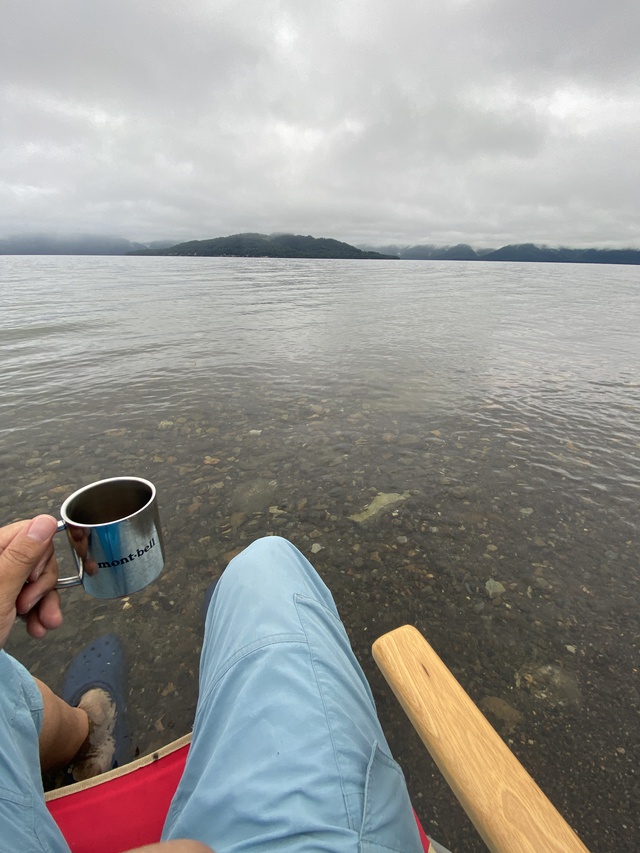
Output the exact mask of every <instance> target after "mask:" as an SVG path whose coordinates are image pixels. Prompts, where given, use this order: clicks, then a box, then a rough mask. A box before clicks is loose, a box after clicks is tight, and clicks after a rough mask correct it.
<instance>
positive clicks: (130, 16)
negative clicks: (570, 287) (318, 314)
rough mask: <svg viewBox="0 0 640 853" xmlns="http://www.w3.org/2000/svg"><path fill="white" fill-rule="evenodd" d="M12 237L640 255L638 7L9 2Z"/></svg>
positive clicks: (5, 197) (1, 199) (1, 105)
mask: <svg viewBox="0 0 640 853" xmlns="http://www.w3.org/2000/svg"><path fill="white" fill-rule="evenodd" d="M0 18H1V19H0V24H1V25H0V32H1V35H0V72H1V73H0V81H2V82H1V83H0V110H1V115H2V128H1V133H0V150H1V156H0V236H1V235H3V234H5V235H6V234H10V233H16V232H21V231H28V232H34V231H57V232H88V233H111V234H118V235H120V236H123V237H128V238H130V239H137V240H153V239H163V238H168V239H176V240H178V239H191V238H196V239H197V238H207V237H215V236H219V235H223V234H230V233H234V232H237V231H261V232H273V231H296V232H301V233H311V234H314V235H316V236H331V237H336V238H338V239H344V240H348V241H350V242H368V243H372V244H380V243H391V242H400V243H416V242H428V243H436V244H447V243H458V242H469V243H472V244H474V245H485V246H488V245H491V246H494V245H495V246H497V245H501V244H504V243H509V242H519V241H525V240H527V241H533V242H540V243H549V244H552V245H558V244H566V245H574V246H582V245H589V244H591V245H611V246H636V247H640V225H639V223H640V219H639V213H640V166H639V165H638V157H637V148H638V143H639V141H640V132H639V131H640V59H639V56H640V54H639V52H638V49H637V43H638V35H639V33H640V4H638V3H637V0H616V2H615V3H612V4H608V3H602V2H601V0H567V2H564V3H558V2H557V0H554V2H551V0H538V2H537V3H535V4H533V3H531V2H529V0H527V2H525V0H439V2H437V3H436V2H427V1H426V0H394V2H393V3H390V2H388V0H322V2H321V3H319V2H312V0H189V3H184V4H178V3H176V2H169V0H129V2H127V3H113V2H112V0H92V2H91V3H87V2H86V0H56V2H55V3H49V2H44V0H39V2H35V3H24V2H23V0H4V2H3V4H2V12H1V13H0Z"/></svg>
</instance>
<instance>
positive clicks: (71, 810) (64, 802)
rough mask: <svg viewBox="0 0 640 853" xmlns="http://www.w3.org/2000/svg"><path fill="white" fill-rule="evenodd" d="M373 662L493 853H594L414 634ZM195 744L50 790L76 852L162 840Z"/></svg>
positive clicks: (377, 646) (381, 642)
mask: <svg viewBox="0 0 640 853" xmlns="http://www.w3.org/2000/svg"><path fill="white" fill-rule="evenodd" d="M373 656H374V658H375V660H376V663H377V664H378V666H379V667H380V669H381V671H382V673H383V675H384V676H385V678H386V679H387V681H388V682H389V684H390V686H391V688H392V690H393V691H394V693H395V694H396V696H397V697H398V699H399V701H400V703H401V704H402V706H403V708H404V710H405V711H406V713H407V715H408V716H409V719H410V720H411V722H412V723H413V725H414V726H415V728H416V730H417V732H418V734H419V735H420V737H421V738H422V740H423V742H424V744H425V746H426V747H427V749H428V750H429V752H430V753H431V755H432V756H433V758H434V760H435V762H436V764H437V765H438V767H439V768H440V770H441V772H442V773H443V775H444V777H445V779H446V780H447V782H448V783H449V785H450V786H451V788H452V790H453V792H454V793H455V795H456V796H457V798H458V799H459V801H460V803H461V804H462V806H463V808H464V809H465V811H466V812H467V814H468V815H469V817H470V818H471V820H472V822H473V823H474V825H475V827H476V829H477V830H478V832H479V833H480V835H481V836H482V838H483V839H484V841H485V843H486V844H487V846H488V847H489V849H490V850H492V851H497V853H521V851H522V853H534V851H535V853H541V851H557V853H579V851H581V853H588V851H587V848H586V847H585V846H584V845H583V844H582V842H581V841H580V839H579V838H578V836H577V835H576V834H575V833H574V832H573V830H572V829H571V828H570V827H569V825H568V824H567V823H566V822H565V821H564V819H563V818H562V817H561V816H560V814H559V813H558V812H557V811H556V809H555V808H554V807H553V805H552V804H551V803H550V802H549V800H548V799H547V798H546V797H545V795H544V794H543V793H542V791H541V790H540V788H538V786H537V785H536V783H535V782H534V781H533V779H532V778H531V777H530V776H529V774H528V773H527V772H526V770H525V769H524V768H523V767H522V765H521V764H520V763H519V762H518V760H517V759H516V758H515V756H514V755H513V754H512V753H511V752H510V750H509V749H508V747H507V746H506V745H505V743H504V742H503V741H502V739H501V738H500V737H499V736H498V734H497V733H496V732H495V730H494V729H493V728H492V727H491V726H490V725H489V723H488V722H487V720H486V719H485V718H484V717H483V715H482V714H481V713H480V711H479V710H478V709H477V708H476V706H475V705H474V704H473V702H472V701H471V699H470V698H469V697H468V696H467V694H466V693H465V692H464V690H463V689H462V687H461V686H460V685H459V684H458V682H457V681H456V680H455V678H454V677H453V675H452V674H451V673H450V672H449V670H448V669H447V668H446V666H445V665H444V663H443V662H442V661H441V660H440V658H439V657H438V656H437V655H436V653H435V652H434V650H433V649H432V648H431V646H430V645H429V644H428V643H427V642H426V640H425V639H424V638H423V637H422V635H421V634H420V633H419V632H418V631H417V630H416V629H415V628H413V627H411V626H410V625H405V626H404V627H402V628H397V629H396V630H395V631H391V632H390V633H389V634H385V635H384V636H382V637H380V638H379V639H378V640H376V642H375V643H374V645H373ZM190 740H191V737H190V735H186V736H185V737H183V738H180V739H179V740H176V741H174V742H173V743H170V744H168V745H167V746H165V747H163V749H161V750H158V751H157V752H154V753H153V754H151V755H148V756H145V757H143V758H139V759H137V760H136V761H132V762H131V763H130V764H126V765H124V766H123V767H118V768H116V769H115V770H111V771H110V772H108V773H105V774H103V775H102V776H98V777H96V778H94V779H90V780H88V781H86V782H78V783H76V784H74V785H69V786H67V787H65V788H60V789H58V790H55V791H50V792H48V793H47V795H46V801H47V806H48V808H49V811H50V812H51V814H52V815H53V818H54V819H55V821H56V822H57V824H58V826H59V827H60V829H61V831H62V834H63V835H64V836H65V838H66V840H67V843H68V844H69V847H70V848H71V851H72V853H121V851H123V850H129V849H130V848H132V847H137V846H141V845H143V844H151V843H153V842H154V841H159V840H160V834H161V832H162V827H163V825H164V821H165V817H166V814H167V811H168V809H169V804H170V803H171V799H172V797H173V794H174V792H175V790H176V787H177V785H178V782H179V781H180V778H181V776H182V771H183V768H184V763H185V760H186V757H187V752H188V750H189V743H190ZM123 803H124V804H126V807H124V808H123ZM96 806H99V807H96ZM416 821H417V824H418V829H419V832H420V836H421V840H422V844H423V848H424V851H425V853H426V851H428V850H429V849H430V845H431V844H432V847H431V850H432V853H434V851H437V850H443V848H441V847H440V846H439V845H437V844H436V843H435V842H430V840H429V839H428V838H427V836H426V835H425V833H424V831H423V829H422V826H421V825H420V822H419V820H418V818H417V817H416Z"/></svg>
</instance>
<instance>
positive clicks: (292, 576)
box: [163, 536, 422, 853]
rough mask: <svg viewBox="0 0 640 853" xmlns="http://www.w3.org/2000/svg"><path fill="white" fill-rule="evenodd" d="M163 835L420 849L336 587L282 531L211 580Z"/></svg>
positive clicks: (284, 846)
mask: <svg viewBox="0 0 640 853" xmlns="http://www.w3.org/2000/svg"><path fill="white" fill-rule="evenodd" d="M163 837H164V838H182V837H185V838H196V839H199V840H201V841H204V842H205V843H207V844H209V845H210V846H211V847H213V848H214V850H216V851H218V853H241V851H242V853H244V851H295V853H298V851H309V853H311V851H313V853H321V852H322V851H326V853H329V851H330V853H338V851H340V853H342V851H344V853H346V851H354V852H355V851H363V853H374V851H375V853H377V851H380V853H382V851H385V853H389V851H399V853H414V851H415V853H418V851H421V850H422V845H421V843H420V838H419V835H418V831H417V828H416V824H415V820H414V817H413V812H412V808H411V804H410V801H409V795H408V793H407V789H406V785H405V781H404V777H403V775H402V771H401V770H400V768H399V767H398V765H397V764H396V762H395V761H394V760H393V759H392V757H391V754H390V751H389V747H388V746H387V742H386V740H385V737H384V734H383V733H382V729H381V728H380V723H379V722H378V717H377V714H376V709H375V705H374V702H373V697H372V695H371V690H370V688H369V685H368V684H367V681H366V679H365V676H364V673H363V672H362V670H361V668H360V666H359V664H358V662H357V660H356V659H355V657H354V655H353V652H352V650H351V646H350V644H349V640H348V638H347V634H346V632H345V629H344V626H343V625H342V622H341V621H340V618H339V616H338V612H337V610H336V607H335V604H334V602H333V599H332V597H331V593H330V592H329V590H328V589H327V587H326V586H325V584H324V583H323V582H322V580H321V579H320V577H319V576H318V574H317V573H316V571H315V570H314V568H313V567H312V566H311V564H310V563H309V562H308V561H307V560H306V559H305V558H304V557H303V555H302V554H301V553H300V552H299V551H298V550H297V549H296V548H295V547H294V546H293V545H292V544H291V543H290V542H287V541H286V540H285V539H281V538H280V537H276V536H273V537H266V538H264V539H260V540H258V541H257V542H254V543H253V544H252V545H250V546H249V547H248V548H247V549H246V550H244V551H243V552H242V553H241V554H240V555H239V556H237V557H236V558H235V559H234V560H232V561H231V563H230V564H229V566H228V567H227V568H226V569H225V571H224V573H223V575H222V577H221V578H220V581H219V582H218V585H217V586H216V589H215V591H214V594H213V597H212V600H211V604H210V606H209V611H208V614H207V622H206V627H205V641H204V647H203V651H202V662H201V669H200V698H199V700H198V707H197V709H196V718H195V724H194V730H193V741H192V745H191V750H190V753H189V757H188V759H187V766H186V768H185V773H184V776H183V778H182V781H181V783H180V786H179V788H178V791H177V793H176V796H175V798H174V800H173V803H172V806H171V809H170V811H169V815H168V818H167V822H166V825H165V830H164V835H163Z"/></svg>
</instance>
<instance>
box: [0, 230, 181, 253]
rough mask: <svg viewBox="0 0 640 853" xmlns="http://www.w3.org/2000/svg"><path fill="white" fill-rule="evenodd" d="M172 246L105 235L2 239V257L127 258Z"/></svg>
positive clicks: (165, 242)
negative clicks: (76, 256) (94, 256)
mask: <svg viewBox="0 0 640 853" xmlns="http://www.w3.org/2000/svg"><path fill="white" fill-rule="evenodd" d="M170 245H171V242H170V241H168V240H165V241H161V242H156V243H132V242H131V241H130V240H125V239H123V238H122V237H108V236H104V235H97V236H94V235H89V234H84V235H76V236H74V235H71V236H69V235H66V236H58V235H55V234H21V235H17V236H15V237H5V238H3V239H0V255H126V254H128V253H129V252H132V251H134V250H136V249H145V248H155V249H159V248H164V247H165V246H170Z"/></svg>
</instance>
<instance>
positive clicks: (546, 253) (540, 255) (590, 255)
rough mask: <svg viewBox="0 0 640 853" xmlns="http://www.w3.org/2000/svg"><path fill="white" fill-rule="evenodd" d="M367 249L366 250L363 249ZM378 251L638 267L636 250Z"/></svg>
mask: <svg viewBox="0 0 640 853" xmlns="http://www.w3.org/2000/svg"><path fill="white" fill-rule="evenodd" d="M365 248H369V247H365ZM376 248H378V249H379V250H380V251H381V252H388V253H390V254H393V255H396V256H397V257H399V258H400V259H401V260H403V261H513V262H517V263H539V264H540V263H550V264H640V251H639V250H638V249H569V248H562V247H561V248H554V247H552V246H537V245H536V244H535V243H517V244H511V245H509V246H502V248H500V249H474V248H472V247H471V246H468V245H467V244H466V243H460V244H458V245H457V246H433V245H430V244H426V245H417V246H399V245H395V244H394V245H391V246H377V247H376Z"/></svg>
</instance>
